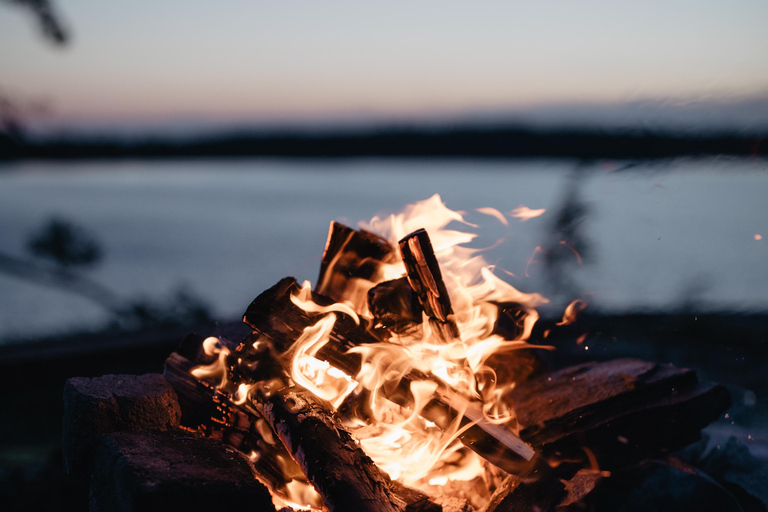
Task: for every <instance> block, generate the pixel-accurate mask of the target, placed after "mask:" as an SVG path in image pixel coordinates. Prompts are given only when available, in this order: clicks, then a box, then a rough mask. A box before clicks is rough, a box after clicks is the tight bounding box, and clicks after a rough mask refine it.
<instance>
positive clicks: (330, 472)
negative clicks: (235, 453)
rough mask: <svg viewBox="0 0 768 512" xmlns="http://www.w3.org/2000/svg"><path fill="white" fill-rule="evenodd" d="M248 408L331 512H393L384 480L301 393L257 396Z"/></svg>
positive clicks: (315, 401)
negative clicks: (262, 420) (259, 417)
mask: <svg viewBox="0 0 768 512" xmlns="http://www.w3.org/2000/svg"><path fill="white" fill-rule="evenodd" d="M253 403H254V405H255V407H256V409H257V410H258V412H259V413H260V414H261V415H262V416H263V417H264V418H265V419H266V420H267V422H268V423H269V425H270V427H271V428H272V430H273V431H274V432H275V433H277V436H278V437H279V438H280V440H281V441H282V443H283V445H284V446H285V447H286V449H287V450H288V451H289V452H290V454H291V456H292V457H293V459H294V460H295V461H296V462H297V463H298V464H299V466H300V467H301V469H302V470H303V472H304V474H305V475H306V476H307V479H308V480H309V481H310V482H311V483H312V485H313V486H314V488H315V489H316V490H317V491H318V492H319V493H320V495H321V496H322V497H323V501H324V503H325V506H326V507H328V509H329V510H331V511H332V512H333V511H350V512H364V511H370V512H378V511H381V512H399V511H400V510H401V505H402V504H401V503H400V502H399V500H398V498H397V496H396V495H395V494H394V492H393V491H392V489H391V484H390V480H389V477H388V476H387V475H386V474H385V473H384V472H383V471H381V470H380V469H379V468H378V467H377V466H376V465H375V464H374V463H373V461H372V460H371V459H370V457H368V456H367V455H366V454H365V452H364V451H363V449H362V448H361V447H360V445H359V444H358V443H357V442H356V441H355V440H354V439H353V438H352V436H351V435H350V434H349V432H347V430H346V429H345V428H344V427H343V426H342V425H341V423H339V421H338V420H337V419H336V418H335V417H334V415H333V414H332V413H331V410H330V405H329V404H327V403H326V402H324V401H322V400H320V399H319V398H317V397H315V396H314V395H312V394H311V393H309V392H308V391H306V390H305V389H303V388H300V387H296V386H289V387H286V388H283V389H281V390H278V391H277V392H273V393H269V394H267V393H262V392H261V391H260V390H257V391H256V393H255V396H254V397H253Z"/></svg>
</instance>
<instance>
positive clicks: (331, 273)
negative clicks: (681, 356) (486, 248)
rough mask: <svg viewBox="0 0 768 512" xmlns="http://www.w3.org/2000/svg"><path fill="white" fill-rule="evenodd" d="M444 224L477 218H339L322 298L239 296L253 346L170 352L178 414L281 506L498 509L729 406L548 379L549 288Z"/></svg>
mask: <svg viewBox="0 0 768 512" xmlns="http://www.w3.org/2000/svg"><path fill="white" fill-rule="evenodd" d="M484 210H485V211H481V213H486V214H489V215H493V216H497V215H496V214H497V213H498V215H499V216H501V213H500V212H498V211H497V210H493V211H491V210H492V209H484ZM541 213H543V211H539V210H530V209H527V208H525V207H520V208H517V209H515V210H513V211H512V212H510V214H509V215H510V216H512V217H518V218H520V219H521V220H526V219H528V218H531V217H533V216H536V215H540V214H541ZM502 218H503V216H502ZM504 220H506V219H504ZM452 222H457V223H463V224H464V225H466V226H472V225H471V224H469V223H467V222H466V221H465V220H464V218H463V215H462V214H461V213H459V212H455V211H452V210H450V209H448V208H447V207H446V206H445V205H444V204H443V203H442V201H441V199H440V197H439V196H437V195H435V196H433V197H432V198H430V199H428V200H426V201H423V202H421V203H417V204H415V205H411V206H409V207H408V208H407V209H406V210H405V211H404V212H403V213H402V214H400V215H392V216H389V217H388V218H384V219H382V218H374V219H373V220H372V221H370V222H369V223H361V225H360V228H361V229H360V230H359V231H358V230H353V229H351V228H348V227H346V226H343V225H341V224H338V223H335V222H332V223H331V228H330V231H329V236H328V242H327V244H326V249H325V253H324V255H323V258H322V263H321V270H320V276H319V278H318V284H317V285H316V287H315V290H314V291H313V290H312V287H311V285H310V284H309V283H308V282H305V283H303V284H302V285H301V286H299V284H298V283H297V282H296V281H295V280H294V279H293V278H286V279H283V280H282V281H280V282H279V283H277V284H276V285H275V286H274V287H272V288H271V289H269V290H267V291H265V292H264V293H262V294H261V295H259V297H257V298H256V299H255V300H254V301H253V303H251V305H250V306H249V307H248V309H247V311H246V313H245V315H244V320H245V322H246V323H247V324H248V325H249V326H250V327H251V328H252V333H251V334H250V335H249V336H247V337H246V338H245V339H242V340H240V339H227V338H226V337H224V336H220V337H209V338H207V339H202V338H199V337H195V336H190V337H188V338H187V340H186V341H185V343H184V344H183V345H182V348H181V349H180V350H179V352H178V353H176V354H173V355H172V356H171V358H169V360H168V362H167V363H166V373H165V375H166V378H167V379H168V380H169V382H171V384H172V385H173V386H174V388H176V390H177V392H178V393H179V395H180V401H181V402H182V410H183V411H185V412H184V415H185V417H183V418H182V422H183V423H184V424H186V425H187V427H188V428H193V429H195V430H199V431H201V432H203V433H205V434H206V435H208V436H211V437H216V438H219V439H223V440H225V441H226V442H227V443H228V444H231V445H233V446H235V447H237V448H238V449H239V450H241V451H242V452H244V453H247V454H248V455H249V456H250V458H251V460H252V461H253V464H254V467H255V469H256V472H257V475H258V477H259V479H260V480H261V481H262V482H263V483H265V484H266V485H267V486H268V488H269V489H270V491H271V492H272V494H273V499H274V502H275V505H276V506H277V507H278V508H279V507H282V506H290V507H293V508H299V509H309V508H311V509H318V510H320V509H323V507H325V508H327V509H329V510H353V509H354V510H361V509H362V510H440V509H441V507H442V509H443V510H471V509H477V510H479V509H483V508H487V510H489V511H490V510H493V511H498V512H501V511H503V510H512V507H518V506H521V504H522V505H525V506H526V507H533V506H538V507H540V508H542V506H543V503H539V502H537V501H536V500H537V499H538V498H535V496H538V493H539V491H540V489H547V491H546V493H547V494H548V498H547V499H548V500H554V501H553V502H552V503H553V504H554V505H557V503H561V502H563V503H566V502H568V500H571V501H573V500H576V501H578V499H576V498H574V497H573V496H571V493H569V492H566V488H567V489H571V488H572V487H573V486H575V485H577V484H576V483H573V482H576V481H578V482H579V485H582V486H583V485H586V484H584V482H582V481H586V480H585V478H586V479H587V480H589V482H590V484H589V485H591V486H592V487H591V488H594V487H595V486H597V485H598V482H599V480H600V479H605V478H607V477H608V476H609V475H610V471H611V470H613V469H615V468H621V467H623V466H625V465H627V464H630V463H632V462H636V461H638V460H641V459H643V458H645V457H647V456H650V455H654V454H658V453H662V452H664V451H665V450H669V449H674V448H679V447H681V446H684V445H685V444H687V443H689V442H691V441H692V440H695V439H696V437H697V436H698V434H699V431H700V429H701V428H703V426H705V425H706V424H707V423H708V422H709V421H711V420H713V419H715V418H716V417H717V416H718V415H719V414H720V413H721V412H722V411H723V410H724V409H725V408H726V407H727V405H728V394H727V392H726V391H725V390H724V389H723V388H721V387H719V386H714V385H702V384H698V382H697V380H696V377H695V374H694V373H693V372H690V371H688V370H679V369H676V368H673V367H671V366H662V365H656V364H652V363H644V362H641V361H636V360H620V361H615V362H610V363H603V364H587V365H581V366H578V367H573V368H569V369H565V370H561V371H559V372H554V373H552V372H550V373H545V367H546V365H545V364H544V361H543V358H542V357H541V355H540V349H543V348H548V347H542V346H538V345H533V344H530V343H529V341H530V338H531V334H532V331H533V328H534V325H535V324H536V322H537V320H538V315H537V313H536V310H535V308H536V307H537V306H540V305H542V304H545V303H546V302H547V299H545V298H544V297H542V296H541V295H538V294H535V293H523V292H520V291H518V290H517V289H515V288H513V287H512V286H511V285H509V284H508V283H506V282H505V281H503V280H501V279H500V278H498V277H497V276H496V275H495V274H494V272H493V270H494V269H493V266H491V265H489V264H488V263H487V262H486V261H485V260H484V259H483V257H482V255H481V250H479V249H473V248H468V247H466V246H465V244H466V243H468V242H470V241H472V240H473V239H474V237H475V235H473V234H472V233H468V232H465V231H456V230H452V229H448V228H447V226H448V225H449V224H450V223H452ZM585 306H586V303H585V302H583V301H582V300H575V301H573V302H572V303H571V304H570V305H569V306H568V308H567V309H566V311H565V312H564V315H563V320H562V321H561V322H560V323H558V324H557V325H568V324H571V323H573V321H574V319H575V318H576V315H577V314H578V313H579V312H580V311H581V310H583V309H584V307H585ZM537 349H539V350H537ZM206 404H213V405H212V406H211V405H206ZM206 410H207V411H209V412H208V413H206V412H204V411H206ZM521 438H522V439H521ZM585 470H588V471H592V472H593V473H589V475H587V476H589V477H590V478H591V475H596V476H597V478H596V479H590V478H587V476H585V473H584V472H583V471H585ZM510 475H511V476H510ZM534 476H535V477H536V478H533V479H531V478H530V477H534ZM571 479H574V480H573V481H572V482H571V483H570V484H562V482H567V481H569V480H571ZM568 486H570V487H568ZM523 497H525V498H523ZM449 498H450V499H452V500H453V501H451V502H450V503H449ZM523 499H524V501H520V500H523ZM579 499H580V498H579ZM554 505H553V506H554ZM544 508H546V507H544Z"/></svg>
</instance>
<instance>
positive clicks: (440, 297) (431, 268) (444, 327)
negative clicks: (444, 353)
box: [399, 229, 459, 342]
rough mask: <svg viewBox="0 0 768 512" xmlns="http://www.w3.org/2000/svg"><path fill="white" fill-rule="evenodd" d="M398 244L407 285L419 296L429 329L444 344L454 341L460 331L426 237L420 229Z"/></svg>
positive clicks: (427, 236) (433, 253)
mask: <svg viewBox="0 0 768 512" xmlns="http://www.w3.org/2000/svg"><path fill="white" fill-rule="evenodd" d="M399 245H400V254H401V256H402V257H403V263H405V268H406V270H407V271H408V284H410V285H411V288H412V289H413V291H414V292H416V295H417V296H418V297H419V302H420V303H421V307H422V308H423V309H424V312H425V313H426V314H427V317H429V324H430V325H431V326H432V330H433V331H434V332H435V334H437V336H438V338H440V339H442V340H443V341H446V342H448V341H453V340H454V339H456V338H458V337H459V328H458V326H457V325H456V320H455V319H454V316H453V308H452V307H451V299H450V298H449V297H448V290H446V288H445V283H444V282H443V276H442V274H441V273H440V266H439V265H438V264H437V258H436V257H435V251H434V250H433V249H432V242H430V240H429V235H427V232H426V231H425V230H423V229H419V230H416V231H414V232H413V233H411V234H410V235H407V236H405V237H404V238H403V239H402V240H400V243H399Z"/></svg>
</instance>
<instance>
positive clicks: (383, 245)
mask: <svg viewBox="0 0 768 512" xmlns="http://www.w3.org/2000/svg"><path fill="white" fill-rule="evenodd" d="M395 261H396V258H395V252H394V249H393V248H392V246H391V245H390V244H389V242H387V240H385V239H384V238H382V237H380V236H378V235H374V234H373V233H369V232H368V231H365V230H359V231H357V230H354V229H352V228H350V227H347V226H345V225H344V224H340V223H338V222H335V221H331V225H330V227H329V229H328V240H327V241H326V244H325V251H324V252H323V258H322V260H321V262H320V276H319V277H318V278H317V286H315V291H316V292H318V293H321V294H323V295H325V296H327V297H330V298H332V299H333V300H335V301H336V302H342V301H344V300H350V301H351V302H352V303H353V304H358V303H360V301H362V300H364V299H365V297H364V296H362V297H358V296H357V294H358V293H360V291H361V290H360V289H359V288H358V287H356V286H354V281H355V280H360V279H362V280H367V281H375V280H378V278H379V271H380V267H381V265H382V264H387V263H394V262H395ZM367 290H368V288H365V290H364V291H366V292H367Z"/></svg>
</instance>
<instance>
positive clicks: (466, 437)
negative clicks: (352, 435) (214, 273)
mask: <svg viewBox="0 0 768 512" xmlns="http://www.w3.org/2000/svg"><path fill="white" fill-rule="evenodd" d="M298 290H299V288H298V285H297V284H296V280H295V279H293V278H285V279H283V280H281V281H280V282H278V283H277V284H276V285H275V286H273V287H272V288H270V289H269V290H267V291H265V292H264V293H262V294H261V295H259V296H258V297H256V299H254V301H253V302H252V303H251V305H250V306H248V309H247V310H246V312H245V316H244V320H245V322H246V323H247V324H248V325H250V326H251V327H252V328H253V329H254V330H255V331H256V332H257V333H259V334H260V335H262V336H264V337H265V338H266V339H268V340H269V341H270V342H271V343H272V344H274V346H275V348H276V349H277V351H278V352H281V353H284V352H287V351H288V350H289V349H290V348H291V346H292V345H293V343H294V342H295V341H296V340H297V339H298V338H299V337H300V336H301V334H302V333H303V332H304V329H306V328H307V327H309V326H311V325H313V324H314V323H315V322H316V321H317V316H318V315H316V314H310V313H307V312H306V311H304V310H303V309H301V308H299V307H298V306H296V305H295V304H294V303H293V302H292V301H291V295H292V294H295V293H297V292H298ZM313 300H314V301H315V302H316V303H318V304H321V305H327V304H331V303H332V302H333V301H332V300H329V299H327V298H325V297H322V296H320V295H318V294H314V295H313ZM378 342H379V340H378V339H376V338H375V337H374V336H373V335H371V334H370V333H369V332H368V331H367V330H366V327H365V326H364V325H361V326H357V325H355V324H354V322H353V321H352V320H351V319H350V318H348V317H347V316H346V315H342V316H341V317H340V318H339V319H338V320H337V322H336V324H335V326H334V328H333V330H332V331H331V333H330V336H329V341H328V343H326V344H325V345H324V346H323V347H321V348H320V349H319V350H318V352H317V354H316V357H317V358H318V359H321V360H325V361H328V362H329V363H330V364H331V365H333V366H334V367H336V368H338V369H340V370H342V371H343V372H345V373H346V374H348V375H356V374H357V373H358V371H359V370H360V364H361V359H360V356H359V355H357V354H350V353H347V351H348V350H349V349H351V348H353V347H357V346H363V345H366V344H371V343H378ZM241 347H242V350H241V351H240V352H238V357H240V358H242V359H243V360H245V361H248V354H247V352H248V350H249V349H248V347H247V346H242V345H241ZM423 380H430V378H429V376H427V375H424V374H422V373H421V372H418V371H411V372H410V373H409V374H407V375H405V376H404V377H403V378H402V379H401V380H400V381H399V383H398V384H397V386H396V388H395V389H392V390H390V391H389V393H388V394H387V398H388V399H390V400H391V401H393V402H395V403H397V404H398V405H402V406H404V407H409V406H411V405H413V404H412V402H411V393H410V387H411V383H412V382H415V381H423ZM458 411H463V418H462V419H461V426H462V427H466V430H465V431H464V432H463V433H462V434H461V435H460V437H459V438H460V439H461V441H462V442H463V443H464V444H465V445H466V446H467V447H469V448H470V449H472V450H473V451H475V452H476V453H478V454H479V455H480V456H482V457H484V458H485V459H486V460H488V461H490V462H492V463H493V464H496V465H498V466H499V467H500V468H501V469H505V470H508V469H512V467H515V466H512V464H516V463H519V462H520V461H521V460H530V459H531V457H533V454H534V452H533V450H532V449H531V447H530V446H528V445H527V444H526V443H524V442H523V441H522V440H520V438H519V437H518V436H517V435H515V434H514V432H512V431H511V430H509V429H508V428H507V427H505V426H504V425H498V424H494V423H491V422H489V421H487V420H486V419H485V417H484V415H483V412H482V409H481V407H480V406H479V405H478V404H476V403H474V402H470V401H469V400H467V399H466V398H464V397H462V396H460V395H459V394H458V393H455V392H453V391H451V390H450V389H448V388H447V387H445V386H442V385H440V386H438V388H437V389H436V390H435V393H434V395H433V398H432V400H430V402H429V403H428V404H427V405H426V406H425V407H424V409H423V411H422V413H421V414H422V416H423V417H425V418H426V419H428V420H430V421H433V422H434V423H436V424H437V425H438V426H441V427H445V426H447V425H448V424H450V423H451V421H452V420H453V419H454V418H456V416H457V414H459V412H458Z"/></svg>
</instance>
